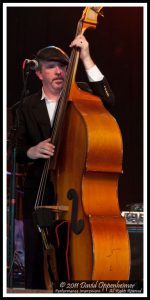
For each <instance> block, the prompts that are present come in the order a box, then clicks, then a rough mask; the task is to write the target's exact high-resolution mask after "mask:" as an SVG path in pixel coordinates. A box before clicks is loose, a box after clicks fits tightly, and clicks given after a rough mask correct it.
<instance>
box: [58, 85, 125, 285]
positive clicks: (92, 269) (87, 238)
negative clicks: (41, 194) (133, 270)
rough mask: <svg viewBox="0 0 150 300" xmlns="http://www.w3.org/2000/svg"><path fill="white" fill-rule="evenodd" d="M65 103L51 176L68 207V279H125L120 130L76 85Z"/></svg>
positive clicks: (98, 102)
mask: <svg viewBox="0 0 150 300" xmlns="http://www.w3.org/2000/svg"><path fill="white" fill-rule="evenodd" d="M69 100H70V101H68V107H67V112H66V117H65V123H64V128H63V136H62V142H61V147H60V151H59V156H58V161H57V167H56V170H55V175H56V188H57V201H58V205H65V206H68V208H69V209H68V212H65V213H64V215H63V218H64V219H65V220H68V221H69V223H71V231H70V246H69V268H70V279H71V280H128V279H129V272H130V248H129V239H128V233H127V229H126V224H125V220H124V218H123V217H122V216H121V213H120V210H119V205H118V178H119V175H120V173H121V172H122V154H123V150H122V138H121V134H120V129H119V127H118V124H117V122H116V120H115V119H114V117H113V116H112V115H111V114H110V113H109V112H108V111H107V110H106V109H105V107H104V106H103V104H102V102H101V100H100V99H99V98H98V97H96V96H94V95H92V94H90V93H87V92H83V91H82V92H81V90H79V89H78V87H77V86H76V84H75V83H74V84H73V85H72V88H71V90H70V94H69ZM69 194H71V195H72V196H71V197H70V199H69ZM74 202H76V203H75V205H74ZM73 213H74V214H75V216H74V217H72V214H73ZM72 223H73V224H72Z"/></svg>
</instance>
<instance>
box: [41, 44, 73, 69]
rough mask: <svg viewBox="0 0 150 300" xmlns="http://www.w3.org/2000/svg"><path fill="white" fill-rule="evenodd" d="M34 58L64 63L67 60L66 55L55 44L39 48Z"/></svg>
mask: <svg viewBox="0 0 150 300" xmlns="http://www.w3.org/2000/svg"><path fill="white" fill-rule="evenodd" d="M36 59H37V60H43V61H59V62H62V63H64V64H66V65H67V64H68V62H69V57H68V55H67V54H66V53H65V52H64V51H63V50H62V49H60V48H58V47H55V46H48V47H45V48H43V49H41V50H39V51H38V52H37V54H36Z"/></svg>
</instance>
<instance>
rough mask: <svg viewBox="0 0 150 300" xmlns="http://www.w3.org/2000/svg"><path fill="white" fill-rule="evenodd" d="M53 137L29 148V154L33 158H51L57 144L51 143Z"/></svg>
mask: <svg viewBox="0 0 150 300" xmlns="http://www.w3.org/2000/svg"><path fill="white" fill-rule="evenodd" d="M50 141H51V139H50V138H49V139H47V140H44V141H42V142H40V143H39V144H37V145H36V146H33V147H31V148H29V149H28V151H27V156H28V157H29V158H31V159H38V158H50V156H53V155H54V150H55V146H54V145H53V144H51V143H50Z"/></svg>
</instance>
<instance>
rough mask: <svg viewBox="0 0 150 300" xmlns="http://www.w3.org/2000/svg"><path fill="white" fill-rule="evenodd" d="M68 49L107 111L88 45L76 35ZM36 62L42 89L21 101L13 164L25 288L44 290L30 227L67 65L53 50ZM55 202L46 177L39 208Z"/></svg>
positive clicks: (108, 102)
mask: <svg viewBox="0 0 150 300" xmlns="http://www.w3.org/2000/svg"><path fill="white" fill-rule="evenodd" d="M70 47H71V48H72V47H78V49H79V52H80V59H81V61H82V63H83V65H84V68H85V72H86V74H87V78H88V81H89V83H88V85H87V87H86V88H87V90H88V91H91V92H92V93H94V94H95V95H97V96H99V97H100V98H101V100H102V102H103V104H104V106H106V107H107V108H109V107H111V106H112V105H113V103H114V95H113V93H112V91H111V89H110V87H109V84H108V82H107V80H106V78H105V76H104V75H103V74H102V73H101V72H100V70H99V69H98V67H97V66H96V65H95V63H94V61H93V60H92V58H91V56H90V51H89V43H88V41H87V40H86V38H85V36H84V35H82V34H80V35H78V36H77V37H76V38H75V39H74V40H73V41H72V43H71V44H70ZM36 59H37V61H38V67H37V69H36V75H37V77H38V78H39V80H40V81H41V83H42V88H41V90H40V91H38V92H37V93H36V94H33V95H30V96H28V97H26V98H25V99H24V101H23V104H22V106H21V108H20V109H19V111H18V118H19V123H18V124H19V126H18V129H17V162H18V163H23V164H28V171H27V175H26V180H25V183H24V199H23V214H24V238H25V288H28V289H44V288H45V282H44V276H43V244H42V239H41V235H40V233H39V232H38V230H37V227H35V225H34V224H33V220H32V213H33V210H34V204H35V201H36V196H37V191H38V187H39V183H40V178H41V173H42V169H43V165H44V162H45V160H46V159H49V158H50V157H51V156H53V155H54V154H55V150H56V149H55V145H53V144H52V143H51V139H50V136H51V129H52V125H53V120H54V116H55V111H56V108H57V104H58V100H59V98H60V95H61V92H62V89H63V85H64V80H65V76H66V73H67V66H68V63H69V57H68V56H67V54H66V53H65V52H63V51H62V50H61V49H60V48H57V47H54V46H48V47H45V48H43V49H41V50H39V51H38V52H37V55H36ZM80 88H82V86H80ZM84 88H85V86H84ZM85 105H86V103H85ZM55 201H56V199H55V193H54V188H53V183H52V181H51V177H50V174H49V176H48V178H47V183H46V187H45V192H44V200H43V204H44V205H53V204H55ZM62 272H63V270H62Z"/></svg>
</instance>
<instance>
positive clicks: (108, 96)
mask: <svg viewBox="0 0 150 300" xmlns="http://www.w3.org/2000/svg"><path fill="white" fill-rule="evenodd" d="M89 86H90V87H91V89H92V91H93V93H94V94H95V95H96V96H98V97H100V98H101V100H102V102H103V104H104V105H105V107H106V108H108V109H109V108H111V107H112V106H113V105H114V103H115V97H114V94H113V92H112V90H111V88H110V86H109V83H108V81H107V79H106V77H104V78H103V80H101V81H95V82H89Z"/></svg>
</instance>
